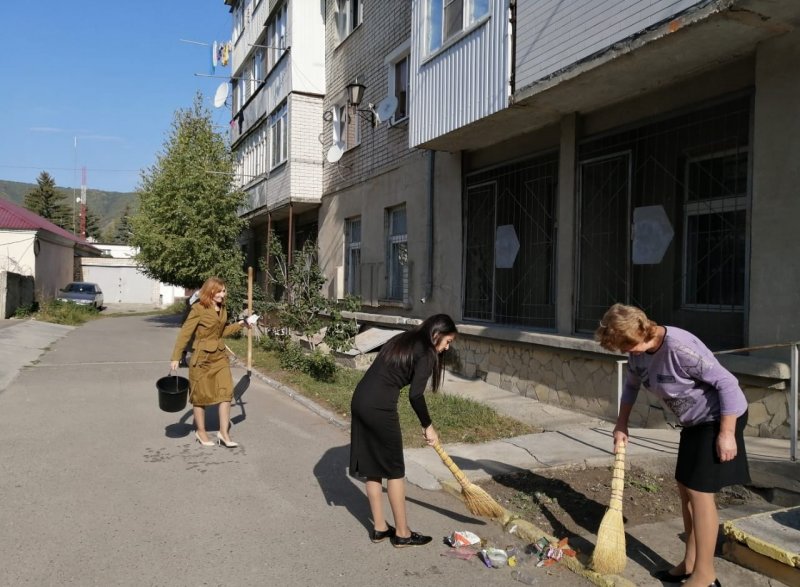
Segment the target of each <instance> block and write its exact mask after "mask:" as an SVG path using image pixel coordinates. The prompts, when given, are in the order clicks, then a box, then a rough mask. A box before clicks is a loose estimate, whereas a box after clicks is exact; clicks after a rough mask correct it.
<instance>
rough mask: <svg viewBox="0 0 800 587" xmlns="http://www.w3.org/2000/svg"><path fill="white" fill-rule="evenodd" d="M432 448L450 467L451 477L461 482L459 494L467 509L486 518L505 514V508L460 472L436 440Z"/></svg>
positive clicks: (499, 516) (446, 465)
mask: <svg viewBox="0 0 800 587" xmlns="http://www.w3.org/2000/svg"><path fill="white" fill-rule="evenodd" d="M433 449H434V450H435V451H436V453H437V454H438V455H439V458H441V459H442V462H443V463H444V465H445V467H447V468H448V469H450V472H451V473H452V474H453V477H455V478H456V481H458V482H459V484H461V496H462V497H463V498H464V503H465V504H466V505H467V509H468V510H469V511H470V512H471V513H473V514H475V515H476V516H483V517H486V518H501V517H503V516H504V515H505V511H506V510H505V508H503V506H501V505H500V504H499V503H497V502H496V501H495V500H494V499H492V496H491V495H489V494H488V493H486V492H485V491H484V490H483V489H482V488H480V487H478V486H477V485H475V484H474V483H471V482H470V481H469V479H467V476H466V475H464V473H462V472H461V469H459V468H458V466H457V465H456V464H455V463H454V462H453V459H451V458H450V457H449V456H448V455H447V453H446V452H444V449H443V448H442V445H441V444H439V442H438V441H437V442H436V443H434V444H433Z"/></svg>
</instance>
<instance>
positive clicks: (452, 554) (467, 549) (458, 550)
mask: <svg viewBox="0 0 800 587" xmlns="http://www.w3.org/2000/svg"><path fill="white" fill-rule="evenodd" d="M478 552H479V551H478V549H477V548H475V547H474V546H457V547H453V548H451V549H449V550H445V551H444V552H443V553H442V556H446V557H449V558H458V559H461V560H469V559H471V558H473V557H475V556H478Z"/></svg>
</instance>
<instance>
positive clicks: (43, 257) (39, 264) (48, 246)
mask: <svg viewBox="0 0 800 587" xmlns="http://www.w3.org/2000/svg"><path fill="white" fill-rule="evenodd" d="M39 241H40V243H41V248H40V250H39V255H38V256H37V257H36V273H35V274H34V279H35V280H36V299H37V300H38V301H40V302H41V301H46V300H51V299H53V298H54V297H55V296H56V294H57V293H58V290H59V289H61V288H62V287H64V286H65V285H67V284H68V283H69V282H70V281H75V279H74V275H75V261H76V259H75V249H74V246H73V243H68V244H67V243H66V242H64V241H60V240H56V237H53V238H52V239H51V237H50V235H49V234H48V233H42V232H40V233H39Z"/></svg>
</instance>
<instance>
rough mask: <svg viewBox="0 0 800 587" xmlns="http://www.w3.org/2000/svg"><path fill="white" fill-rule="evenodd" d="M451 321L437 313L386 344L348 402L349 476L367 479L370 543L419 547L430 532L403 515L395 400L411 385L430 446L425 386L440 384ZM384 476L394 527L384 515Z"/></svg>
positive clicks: (453, 332)
mask: <svg viewBox="0 0 800 587" xmlns="http://www.w3.org/2000/svg"><path fill="white" fill-rule="evenodd" d="M457 332H458V331H457V330H456V325H455V323H454V322H453V319H452V318H450V316H448V315H446V314H436V315H435V316H431V317H430V318H428V319H427V320H425V321H424V322H423V323H422V324H420V325H419V326H417V327H416V328H414V329H413V330H409V331H408V332H404V333H402V334H398V335H397V336H395V337H394V338H393V339H391V340H390V341H389V342H387V343H386V344H385V345H384V346H383V348H382V349H381V352H380V353H378V356H377V358H376V359H375V362H374V363H373V364H372V365H371V366H370V368H369V369H368V370H367V372H366V373H365V374H364V377H363V378H362V379H361V381H360V382H359V384H358V385H357V386H356V390H355V393H353V400H352V402H351V404H350V411H351V413H352V424H351V427H350V474H351V475H357V476H360V477H366V479H367V482H366V485H367V498H368V499H369V507H370V510H371V511H372V522H373V525H374V528H373V530H372V532H371V533H370V538H371V540H372V541H373V542H381V541H382V540H384V539H386V538H389V540H390V542H391V543H392V545H393V546H395V547H397V548H402V547H405V546H422V545H423V544H428V543H429V542H430V541H431V537H430V536H423V535H421V534H418V533H416V532H412V531H411V529H410V528H409V527H408V521H407V519H406V486H405V475H406V472H405V462H404V461H403V437H402V434H401V432H400V417H399V415H398V413H397V400H398V397H399V396H400V389H402V388H403V387H405V386H406V385H409V384H410V386H411V387H410V389H409V393H408V399H409V401H410V403H411V407H412V408H413V409H414V412H416V414H417V417H418V418H419V423H420V425H421V426H422V435H423V436H424V437H425V440H426V441H427V443H428V444H429V445H432V444H434V443H436V442H437V441H438V440H439V437H438V435H437V434H436V430H434V428H433V426H432V425H431V418H430V416H429V415H428V407H427V404H426V403H425V396H424V393H425V387H426V385H427V383H428V378H431V379H432V387H433V391H436V390H438V389H439V385H440V384H441V382H442V372H443V370H444V363H443V362H442V361H441V357H440V355H441V353H443V352H444V351H446V350H447V349H448V348H449V347H450V343H451V342H453V339H454V338H455V337H456V333H457ZM383 479H386V492H387V493H388V495H389V507H391V509H392V516H393V517H394V523H395V526H396V528H393V527H392V526H390V525H389V524H388V523H387V522H386V518H385V517H384V515H383Z"/></svg>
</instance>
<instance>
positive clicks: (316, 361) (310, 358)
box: [303, 351, 337, 381]
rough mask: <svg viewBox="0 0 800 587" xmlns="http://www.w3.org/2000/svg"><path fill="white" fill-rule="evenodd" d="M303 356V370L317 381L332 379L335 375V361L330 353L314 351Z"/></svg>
mask: <svg viewBox="0 0 800 587" xmlns="http://www.w3.org/2000/svg"><path fill="white" fill-rule="evenodd" d="M303 358H304V362H305V365H304V368H303V371H304V372H305V373H307V374H308V375H311V377H313V378H314V379H316V380H317V381H333V379H334V377H336V369H337V367H336V361H334V360H333V357H331V356H330V355H325V354H323V353H321V352H320V351H314V352H313V353H310V354H308V355H304V357H303Z"/></svg>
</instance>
